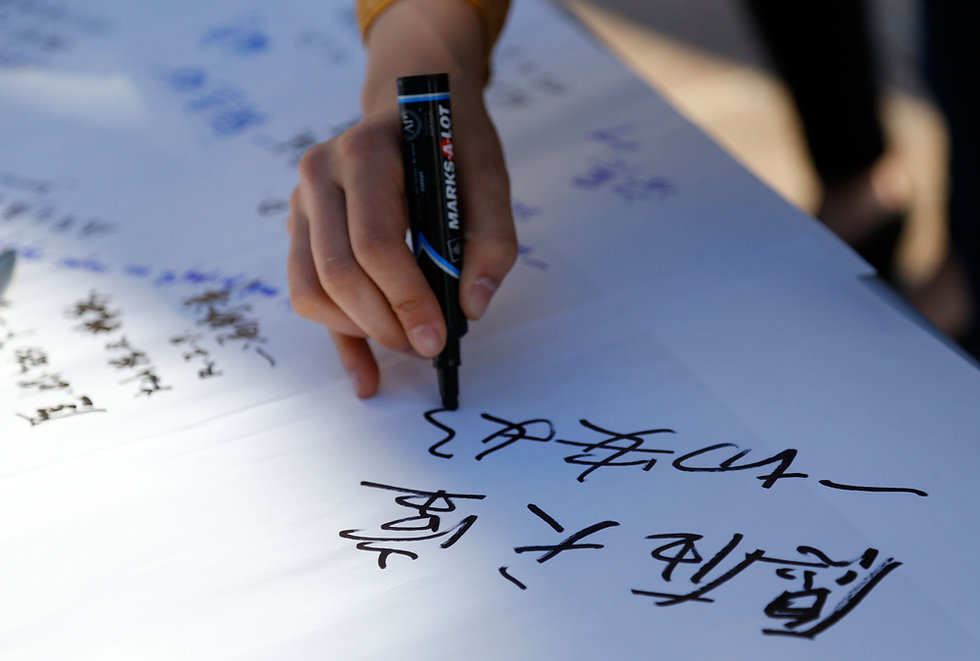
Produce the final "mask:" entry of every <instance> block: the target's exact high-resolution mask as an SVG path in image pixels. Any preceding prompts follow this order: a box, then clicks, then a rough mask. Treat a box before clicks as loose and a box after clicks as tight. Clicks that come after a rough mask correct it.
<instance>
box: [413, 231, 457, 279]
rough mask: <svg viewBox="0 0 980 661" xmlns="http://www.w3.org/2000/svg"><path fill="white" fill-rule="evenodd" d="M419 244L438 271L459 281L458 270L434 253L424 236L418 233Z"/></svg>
mask: <svg viewBox="0 0 980 661" xmlns="http://www.w3.org/2000/svg"><path fill="white" fill-rule="evenodd" d="M419 243H420V244H422V251H423V252H424V253H425V254H426V255H428V256H429V258H430V259H431V260H432V261H433V262H435V263H436V266H438V267H439V268H440V269H442V270H443V271H445V272H446V273H448V274H449V275H451V276H452V277H454V278H456V279H457V280H459V269H457V268H456V267H455V266H453V265H452V264H451V263H449V261H447V260H446V258H445V257H443V256H442V255H440V254H439V253H437V252H436V251H435V249H434V248H433V247H432V246H431V245H430V244H429V242H428V241H427V240H426V238H425V235H423V234H422V233H421V232H419Z"/></svg>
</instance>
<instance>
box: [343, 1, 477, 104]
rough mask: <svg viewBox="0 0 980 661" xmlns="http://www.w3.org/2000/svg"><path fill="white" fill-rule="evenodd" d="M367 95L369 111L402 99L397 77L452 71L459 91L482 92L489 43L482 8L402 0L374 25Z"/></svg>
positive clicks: (364, 99)
mask: <svg viewBox="0 0 980 661" xmlns="http://www.w3.org/2000/svg"><path fill="white" fill-rule="evenodd" d="M366 47H367V56H368V66H367V74H366V75H365V78H364V87H363V90H362V94H361V102H362V107H363V109H364V113H365V115H369V114H372V113H374V112H378V111H381V110H389V109H391V108H393V107H394V106H395V104H396V100H395V79H396V78H398V77H399V76H413V75H419V74H427V73H448V74H449V77H450V84H451V86H452V89H453V91H454V93H456V92H460V93H473V92H475V93H481V92H482V88H483V85H484V82H485V76H486V70H487V59H488V51H489V46H488V45H487V44H486V35H485V31H484V28H483V25H482V22H481V19H480V16H479V15H478V14H477V12H476V11H475V10H474V9H473V8H472V7H471V6H470V5H469V4H467V3H465V2H462V1H457V0H399V2H396V3H394V4H393V5H391V6H390V7H388V8H387V9H386V10H385V11H384V12H382V14H381V15H380V16H378V18H377V19H376V20H375V21H374V23H373V24H372V26H371V30H370V32H369V33H368V35H367V38H366Z"/></svg>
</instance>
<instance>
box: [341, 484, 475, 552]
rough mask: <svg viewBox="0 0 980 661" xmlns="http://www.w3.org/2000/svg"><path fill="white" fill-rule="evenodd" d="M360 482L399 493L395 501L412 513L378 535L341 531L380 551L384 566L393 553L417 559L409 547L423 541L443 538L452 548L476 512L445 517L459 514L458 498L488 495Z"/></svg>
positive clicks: (383, 527)
mask: <svg viewBox="0 0 980 661" xmlns="http://www.w3.org/2000/svg"><path fill="white" fill-rule="evenodd" d="M361 485H362V486H365V487H371V488H373V489H382V490H386V491H393V492H395V493H397V494H399V495H398V496H396V497H395V503H396V504H397V505H398V506H399V507H402V508H405V509H407V510H409V512H411V514H410V515H409V516H403V517H399V518H395V519H392V520H391V521H388V522H386V523H382V524H381V525H380V526H379V528H380V532H378V533H376V534H365V533H363V532H362V531H361V530H359V529H352V530H342V531H340V536H341V537H343V538H344V539H350V540H354V541H356V542H357V548H358V549H359V550H361V551H371V552H373V553H377V554H378V567H380V568H381V569H384V568H386V567H387V566H388V558H389V556H391V555H400V556H404V557H406V558H410V559H412V560H415V559H417V558H418V557H419V556H418V553H416V552H415V551H413V550H410V548H407V547H411V548H417V547H418V546H419V544H420V543H422V542H429V541H435V540H440V542H439V547H440V548H443V549H447V548H449V547H451V546H452V545H453V544H455V543H456V542H458V541H459V539H460V538H461V537H462V536H463V534H464V533H466V531H467V530H469V529H470V527H471V526H472V525H473V524H474V523H476V519H477V516H476V515H475V514H468V515H466V516H463V517H462V518H460V519H459V520H458V521H456V522H455V523H452V524H447V523H446V521H445V519H446V518H448V517H449V516H450V515H454V516H458V514H456V510H457V501H472V500H483V499H484V498H485V497H486V496H483V495H479V494H465V493H450V492H447V491H444V490H442V489H439V490H436V491H424V490H419V489H406V488H403V487H395V486H390V485H387V484H378V483H376V482H361Z"/></svg>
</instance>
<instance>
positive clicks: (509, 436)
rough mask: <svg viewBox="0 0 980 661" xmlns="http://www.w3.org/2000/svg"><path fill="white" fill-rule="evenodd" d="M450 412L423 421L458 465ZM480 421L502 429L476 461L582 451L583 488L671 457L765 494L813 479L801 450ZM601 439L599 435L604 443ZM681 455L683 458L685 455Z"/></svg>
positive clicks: (681, 465) (572, 459)
mask: <svg viewBox="0 0 980 661" xmlns="http://www.w3.org/2000/svg"><path fill="white" fill-rule="evenodd" d="M446 412H447V409H432V410H430V411H426V412H425V413H424V414H423V417H424V418H425V420H426V422H428V423H429V424H430V425H432V426H434V427H436V428H438V429H439V430H440V432H441V433H442V434H443V437H442V438H441V439H440V440H439V441H437V442H436V443H434V444H432V445H431V446H430V447H429V454H431V455H433V456H435V457H439V458H441V459H452V458H453V457H454V454H453V453H450V452H448V451H447V450H446V449H445V448H446V446H447V445H448V444H449V443H450V442H451V441H455V442H458V441H459V439H458V436H457V432H456V430H455V429H454V428H453V427H451V426H449V425H448V424H446V422H445V421H443V420H440V419H437V417H436V416H437V415H439V414H442V413H446ZM480 418H481V419H482V420H485V421H487V422H490V423H493V424H494V425H495V426H496V427H497V429H496V430H494V431H493V432H492V433H490V434H488V435H486V436H483V437H482V438H481V439H480V440H479V443H480V445H481V446H484V449H482V450H481V451H479V452H476V453H475V454H474V457H473V458H474V459H475V460H477V461H481V460H483V459H485V458H487V457H488V456H490V455H492V454H494V453H497V452H501V451H505V450H507V448H510V447H512V446H513V445H514V444H516V443H518V442H524V441H530V442H531V443H530V444H531V445H537V446H554V445H565V446H572V447H576V448H579V449H580V450H581V451H580V452H578V453H575V454H571V455H566V456H565V457H563V460H564V462H565V463H566V464H569V465H574V466H585V467H586V468H585V470H583V471H581V472H580V473H579V474H578V475H577V476H576V478H575V479H576V480H577V481H578V482H586V481H587V480H588V479H589V478H591V477H593V475H594V474H595V473H596V472H597V471H599V470H600V469H602V470H603V471H604V472H605V471H607V470H609V469H630V468H633V469H639V470H640V471H643V472H652V470H653V468H654V467H655V466H657V464H658V458H660V457H668V456H672V457H673V460H672V461H671V462H670V464H669V466H670V467H671V468H673V469H674V470H676V471H678V472H681V473H714V474H718V473H740V472H747V473H758V474H756V475H755V479H757V480H759V482H760V483H761V486H762V488H763V489H772V488H773V486H775V485H776V484H777V483H779V482H781V481H783V480H791V479H794V478H795V479H806V478H809V477H810V476H809V474H808V473H803V472H794V471H792V470H791V468H792V466H793V465H794V463H795V462H796V461H797V459H798V455H799V451H798V450H796V449H795V448H787V449H785V450H780V451H779V452H775V453H773V454H771V455H768V456H763V457H762V458H760V459H758V460H755V461H750V460H747V458H748V457H749V456H750V454H751V453H752V449H751V448H742V447H740V446H739V445H737V444H735V443H713V444H711V445H707V446H704V447H700V448H697V449H695V450H691V451H688V452H682V451H678V450H676V449H673V448H671V447H663V446H661V447H650V446H649V445H648V443H649V442H650V441H651V439H652V438H656V439H661V442H662V445H666V443H664V442H665V441H667V440H668V439H670V440H671V441H672V442H673V443H677V442H678V441H681V440H682V439H681V437H680V435H679V434H678V432H677V431H676V430H675V429H672V428H669V427H652V428H650V429H643V430H640V431H628V432H623V431H616V430H614V429H612V428H608V427H605V426H602V425H599V424H597V423H595V422H592V421H591V420H587V419H585V418H582V419H580V420H579V425H580V426H581V427H582V428H583V429H585V430H587V431H588V432H589V433H590V437H589V438H586V439H583V440H579V439H572V438H558V437H557V434H558V432H557V431H556V429H555V426H554V424H553V423H552V422H551V420H549V419H547V418H529V419H527V420H521V421H517V422H515V421H511V420H507V419H505V418H503V417H500V416H495V415H491V414H489V413H481V414H480ZM595 434H598V435H599V436H598V439H597V438H596V437H595ZM679 452H682V453H680V454H679ZM819 484H820V485H821V486H824V487H827V488H831V489H836V490H840V491H848V492H860V493H891V494H911V495H916V496H919V497H927V496H928V495H929V494H928V493H926V492H925V491H923V490H921V489H915V488H911V487H890V486H861V485H848V484H841V483H838V482H834V481H832V480H828V479H822V480H820V481H819Z"/></svg>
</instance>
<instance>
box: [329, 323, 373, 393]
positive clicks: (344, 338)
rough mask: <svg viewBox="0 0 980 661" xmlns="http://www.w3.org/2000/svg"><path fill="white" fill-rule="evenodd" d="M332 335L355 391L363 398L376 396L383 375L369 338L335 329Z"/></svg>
mask: <svg viewBox="0 0 980 661" xmlns="http://www.w3.org/2000/svg"><path fill="white" fill-rule="evenodd" d="M330 337H331V338H332V339H333V343H334V346H335V347H337V353H338V354H339V355H340V362H341V364H342V365H343V366H344V369H345V370H347V376H348V377H349V378H350V382H351V386H352V387H353V388H354V393H355V394H356V395H357V396H358V397H360V398H361V399H365V398H367V397H372V396H374V394H375V393H377V392H378V383H379V381H380V378H381V377H380V374H379V372H378V363H377V361H376V360H375V359H374V355H373V354H372V353H371V347H369V346H368V343H367V340H365V339H363V338H360V337H351V336H349V335H344V334H342V333H337V332H334V331H331V332H330Z"/></svg>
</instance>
